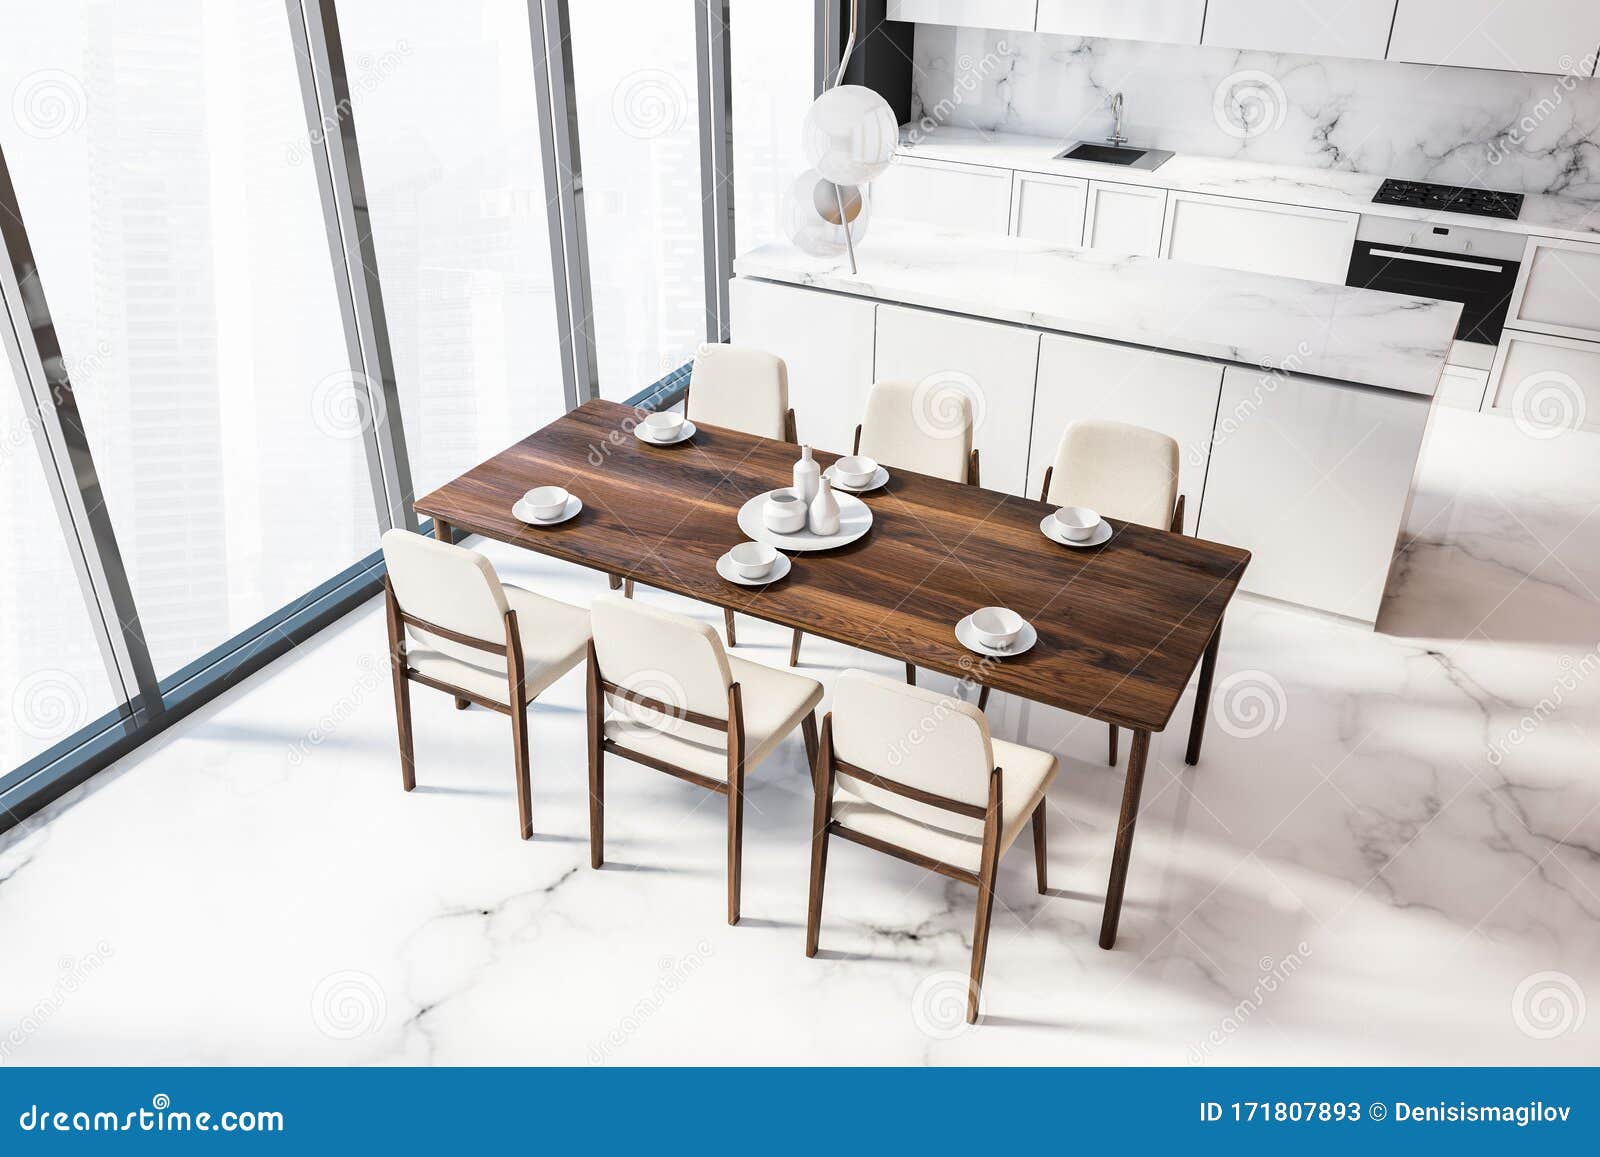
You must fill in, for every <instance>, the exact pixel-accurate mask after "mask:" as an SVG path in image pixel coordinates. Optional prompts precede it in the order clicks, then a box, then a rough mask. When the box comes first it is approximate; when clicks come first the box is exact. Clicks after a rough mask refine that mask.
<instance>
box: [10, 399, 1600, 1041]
mask: <svg viewBox="0 0 1600 1157" xmlns="http://www.w3.org/2000/svg"><path fill="white" fill-rule="evenodd" d="M1597 451H1600V438H1595V437H1591V436H1588V435H1580V434H1570V435H1566V436H1564V437H1560V438H1555V439H1536V438H1531V437H1529V436H1527V435H1526V434H1524V433H1523V432H1522V431H1520V430H1518V429H1517V428H1516V427H1515V426H1514V425H1513V424H1512V423H1510V422H1508V421H1503V420H1500V419H1497V418H1489V417H1483V416H1478V415H1466V414H1460V413H1457V412H1454V411H1448V410H1445V411H1441V412H1440V413H1439V415H1438V416H1437V420H1436V423H1435V429H1434V431H1433V434H1432V436H1431V440H1430V443H1429V447H1428V450H1427V453H1426V455H1425V458H1424V461H1423V464H1422V468H1421V472H1420V475H1419V480H1418V493H1417V499H1416V502H1415V504H1414V507H1413V511H1412V518H1411V524H1410V528H1409V530H1408V534H1407V541H1406V544H1405V547H1404V551H1403V554H1402V557H1401V560H1400V563H1399V565H1398V566H1397V568H1396V571H1395V575H1394V577H1393V580H1392V581H1391V584H1390V588H1389V594H1388V598H1387V599H1386V602H1385V607H1384V612H1383V617H1382V620H1381V621H1380V624H1379V630H1378V632H1376V633H1374V632H1368V631H1362V630H1359V629H1357V628H1354V627H1352V626H1349V625H1346V624H1343V623H1339V622H1334V621H1331V620H1329V619H1325V618H1322V617H1318V616H1314V615H1310V614H1306V613H1302V612H1298V611H1295V610H1291V609H1288V608H1285V607H1281V606H1275V605H1271V604H1266V603H1261V602H1255V601H1250V600H1241V601H1240V602H1239V603H1238V604H1237V605H1236V609H1235V610H1234V612H1233V613H1232V614H1231V615H1230V618H1229V620H1228V627H1227V633H1226V637H1225V640H1224V644H1223V648H1222V653H1221V661H1220V666H1219V670H1218V686H1217V695H1216V702H1215V704H1214V708H1213V715H1212V719H1211V724H1210V728H1209V731H1208V735H1207V740H1206V749H1205V754H1204V757H1203V759H1202V760H1201V762H1200V764H1199V766H1198V767H1194V768H1190V767H1186V766H1185V765H1184V763H1183V759H1182V743H1183V738H1184V732H1183V729H1182V728H1175V729H1174V730H1173V731H1171V732H1169V733H1167V734H1166V735H1163V736H1158V737H1157V740H1156V742H1155V744H1154V745H1153V749H1152V762H1151V766H1150V771H1149V777H1148V781H1147V784H1146V790H1145V798H1144V809H1143V812H1142V815H1141V818H1140V821H1139V828H1138V832H1139V837H1138V842H1137V846H1136V848H1135V855H1134V862H1133V869H1132V872H1131V875H1130V879H1129V888H1128V899H1127V905H1126V908H1125V911H1124V915H1123V921H1122V939H1121V941H1120V943H1119V944H1118V947H1117V949H1116V950H1115V951H1113V952H1103V951H1101V950H1100V949H1099V948H1098V947H1096V945H1095V933H1096V930H1097V927H1098V920H1099V910H1100V900H1101V896H1102V892H1103V888H1104V885H1105V877H1106V869H1107V865H1108V862H1109V856H1110V848H1111V827H1112V825H1113V823H1114V822H1115V817H1116V810H1117V803H1118V800H1119V797H1120V791H1121V784H1122V772H1121V769H1120V768H1119V769H1113V768H1110V767H1107V766H1106V765H1105V761H1104V746H1105V731H1104V728H1103V727H1102V726H1100V725H1099V724H1094V723H1090V722H1088V721H1084V720H1080V719H1076V718H1073V717H1070V716H1065V715H1062V714H1061V713H1059V712H1055V711H1051V710H1047V709H1043V708H1039V707H1037V706H1032V705H1029V704H1026V703H1022V702H1020V701H1017V700H1013V699H1010V698H1007V697H1005V696H996V698H995V702H994V703H993V704H992V705H991V712H990V714H991V718H992V721H993V726H994V730H995V732H996V734H999V735H1003V736H1006V737H1009V738H1014V739H1018V740H1020V741H1023V742H1027V743H1032V744H1036V745H1045V746H1053V747H1055V749H1056V750H1057V751H1058V752H1059V753H1060V754H1061V756H1062V761H1063V770H1062V774H1061V776H1060V778H1059V779H1058V780H1057V782H1056V784H1055V785H1054V787H1053V788H1052V790H1051V793H1050V806H1051V825H1052V832H1051V849H1050V871H1051V875H1052V884H1053V889H1052V894H1051V895H1048V896H1039V895H1037V894H1036V893H1035V891H1034V889H1033V886H1032V872H1033V865H1032V862H1031V861H1032V856H1031V852H1030V850H1029V848H1028V846H1027V837H1024V838H1023V840H1022V841H1020V842H1019V845H1018V846H1017V847H1016V848H1014V849H1013V850H1012V852H1011V854H1010V855H1009V856H1008V857H1007V859H1006V860H1005V861H1003V862H1002V866H1001V879H1000V884H999V894H998V898H999V901H1000V903H999V905H998V907H997V912H996V917H995V924H994V932H993V936H992V940H991V945H990V951H989V966H988V974H987V978H986V984H985V993H984V1008H985V1015H984V1018H983V1020H982V1022H981V1023H980V1024H979V1025H977V1026H971V1027H969V1026H967V1025H966V1024H964V1023H963V1021H962V1017H961V1001H962V1000H963V998H964V994H965V981H964V970H965V968H966V965H967V954H968V947H969V944H970V936H971V919H972V902H973V896H972V892H971V890H970V889H968V888H964V887H962V886H960V885H957V884H954V883H952V882H950V881H946V880H943V879H942V878H940V877H937V876H932V875H928V874H926V873H923V872H921V871H918V870H916V869H914V868H912V867H911V866H909V865H905V864H900V863H898V862H895V861H891V860H889V859H887V858H886V857H883V856H880V855H876V854H873V853H870V852H868V851H866V850H865V849H861V848H856V847H854V846H851V845H848V844H844V843H840V842H836V843H835V845H834V848H833V850H832V852H831V854H830V866H829V880H828V885H829V886H828V894H827V907H826V911H825V916H824V921H823V930H822V949H823V950H822V953H821V954H820V955H819V957H818V958H817V959H814V960H808V959H806V958H805V956H804V954H803V941H804V927H803V925H804V918H805V894H806V863H807V850H808V835H807V832H808V824H809V818H810V817H809V812H810V784H809V781H808V779H807V775H806V770H805V767H804V756H803V749H802V747H801V744H800V741H799V738H798V736H796V737H794V738H793V739H792V740H790V741H787V742H785V743H784V744H783V745H782V747H781V748H780V750H779V751H778V752H777V753H776V754H775V755H774V756H773V757H772V758H771V759H770V760H769V761H768V762H767V763H765V764H763V765H762V767H761V768H760V769H759V771H758V772H757V773H756V774H755V776H754V777H753V780H752V787H751V792H750V797H749V804H748V811H747V830H746V837H745V854H746V860H745V869H744V876H745V885H744V888H745V895H744V912H745V919H744V921H743V922H742V923H741V924H740V925H739V926H738V927H736V928H730V927H728V926H727V925H726V923H725V922H724V918H723V910H722V904H723V899H722V898H723V860H722V856H723V844H722V838H723V823H724V812H723V808H722V806H721V800H720V797H715V796H712V795H710V794H709V793H705V792H702V791H700V790H698V789H696V788H693V787H691V786H689V785H687V784H683V783H679V782H677V781H675V780H672V779H670V778H668V777H666V776H663V775H660V774H659V773H655V772H651V771H648V770H646V769H643V768H638V767H635V766H632V765H628V764H625V763H622V762H621V761H613V763H612V764H611V766H612V767H613V768H614V770H613V771H612V772H611V774H610V775H609V776H608V808H607V827H608V852H609V855H610V856H611V858H612V861H613V862H612V863H610V864H608V866H607V867H606V868H605V869H604V870H601V871H593V870H591V869H590V868H589V867H588V862H587V845H586V834H585V833H586V830H587V829H586V823H587V815H586V782H585V774H584V752H583V736H582V728H581V718H582V710H583V689H582V683H581V677H580V675H579V673H576V672H575V673H573V674H572V675H570V676H568V677H567V678H565V679H563V680H562V681H561V682H560V683H559V684H557V685H556V686H555V687H554V688H552V689H551V690H550V691H549V692H547V693H546V694H545V695H544V696H543V697H542V698H541V700H540V701H539V703H538V705H537V706H536V707H535V708H534V709H533V711H532V714H531V730H532V737H533V744H534V761H535V762H534V823H535V827H536V829H537V832H538V836H537V838H536V839H534V840H533V841H531V842H523V841H520V840H518V839H517V838H516V830H515V823H516V820H515V807H514V803H513V796H512V783H511V773H510V763H509V729H508V727H507V726H506V723H505V720H504V719H503V718H501V717H499V716H495V715H491V714H489V713H487V712H484V711H479V710H473V711H469V712H466V713H464V714H460V713H457V712H456V711H454V710H453V708H452V705H451V703H450V701H449V700H448V699H446V698H445V697H443V696H440V695H435V694H429V693H427V692H425V691H422V690H420V689H419V691H418V692H417V694H416V696H415V700H414V702H415V713H416V729H417V735H418V743H417V758H418V788H417V790H416V791H415V792H413V793H411V794H406V793H404V792H402V791H401V789H400V782H399V780H400V776H399V768H398V763H397V758H396V754H395V747H394V725H393V714H392V700H391V698H390V691H389V683H388V674H387V668H386V662H385V655H384V628H383V620H382V615H381V608H380V606H379V604H378V603H377V602H373V603H371V604H369V605H368V606H366V607H364V608H362V609H361V610H360V611H359V612H357V613H355V614H353V615H351V616H349V617H348V618H347V619H346V620H344V621H343V622H341V623H340V624H339V625H338V626H337V627H336V628H334V629H332V630H329V631H327V632H324V633H323V634H322V635H321V636H319V637H318V638H316V639H315V640H313V641H312V642H311V643H309V644H307V645H305V646H303V647H301V648H300V649H299V650H298V651H296V652H295V653H294V654H293V655H291V656H289V657H287V658H286V659H284V660H282V661H280V662H279V663H277V664H275V665H274V666H273V667H271V668H270V669H268V670H266V671H264V672H262V673H261V674H259V675H257V676H256V677H254V678H252V679H251V680H249V681H248V682H247V683H246V684H245V685H244V686H241V687H240V688H238V689H236V690H235V691H234V692H232V693H230V694H229V695H228V696H226V697H225V698H223V699H222V700H220V701H218V702H216V703H214V704H212V705H211V706H209V707H208V708H206V709H205V710H203V711H202V712H200V713H199V714H197V715H196V716H194V717H191V718H190V719H188V720H186V721H185V722H183V723H182V724H180V725H178V726H176V727H174V728H173V729H171V730H170V731H168V732H166V733H165V734H163V735H162V736H161V737H159V738H158V739H157V740H155V741H154V742H152V743H151V744H149V745H147V746H146V747H145V748H143V749H141V750H140V751H139V752H137V753H136V754H135V755H133V756H132V757H130V758H128V759H125V760H124V761H123V762H122V763H121V764H119V765H118V766H117V767H116V768H114V769H112V770H111V771H109V772H107V773H105V774H103V775H101V776H99V777H97V778H96V779H95V780H93V781H92V782H91V783H89V784H87V785H85V786H84V787H83V788H80V789H79V790H78V791H76V792H75V793H73V794H72V795H71V796H69V797H67V798H66V799H64V800H62V801H60V802H59V803H57V804H55V805H53V806H52V807H50V808H49V809H47V810H46V811H45V812H44V813H42V814H41V815H39V816H36V817H34V818H33V819H31V820H30V821H28V822H27V823H26V824H24V825H23V827H22V828H20V829H18V830H16V831H14V832H12V833H9V834H7V835H5V836H0V928H3V929H4V933H5V936H4V940H5V950H4V951H3V952H0V1064H61V1063H102V1064H103V1063H183V1064H208V1063H222V1064H239V1063H310V1064H367V1063H439V1064H474V1063H555V1064H578V1065H582V1064H619V1065H629V1064H686V1063H687V1064H693V1063H740V1064H769V1063H770V1064H795V1063H798V1064H807V1063H829V1062H833V1063H861V1062H867V1063H874V1062H883V1063H923V1062H927V1063H936V1064H959V1063H977V1064H991V1063H1010V1064H1033V1063H1043V1064H1144V1063H1157V1064H1222V1065H1232V1064H1248V1063H1255V1064H1314V1063H1331V1064H1347V1063H1350V1064H1354V1063H1378V1064H1388V1063H1400V1064H1407V1063H1442V1064H1463V1063H1478V1064H1572V1063H1582V1062H1587V1063H1595V1062H1596V1061H1600V1011H1595V1012H1593V1013H1591V1012H1590V1011H1589V1010H1588V1008H1587V1001H1588V999H1589V998H1595V999H1600V758H1597V755H1600V743H1597V740H1600V650H1597V648H1600V595H1597V593H1596V592H1597V591H1600V519H1596V518H1595V509H1596V506H1597V499H1600V452H1597ZM486 549H487V551H488V553H490V554H491V555H492V556H493V557H494V559H495V561H496V564H497V565H498V566H499V567H500V568H501V570H502V573H503V574H504V575H505V577H506V578H507V579H508V580H509V581H514V582H519V583H522V584H524V585H529V586H533V587H535V588H537V589H540V590H543V591H546V592H548V593H551V594H555V595H557V596H559V597H564V598H567V599H570V600H573V601H583V600H586V599H587V598H589V597H591V596H592V595H593V594H595V593H597V592H598V591H600V590H602V589H603V587H604V583H603V580H601V579H599V578H598V577H597V576H594V575H591V574H588V573H586V572H583V571H579V570H577V569H574V568H571V567H565V566H562V565H560V564H556V563H553V562H550V561H549V560H544V559H541V558H538V557H536V556H532V555H527V554H522V553H519V552H516V551H513V550H509V549H504V548H499V547H494V546H490V547H487V548H486ZM641 597H643V598H648V599H650V600H652V601H656V602H660V603H662V604H664V605H672V606H678V607H681V608H683V609H685V610H689V611H691V612H692V613H698V614H701V615H704V616H706V617H707V618H708V619H711V618H720V615H714V613H713V612H712V611H711V610H710V609H708V608H705V607H698V606H695V605H693V604H689V603H687V602H684V601H683V600H679V599H676V598H672V597H670V596H667V595H664V594H662V593H660V592H656V591H649V592H641ZM740 636H741V643H742V644H743V645H742V646H741V647H740V649H739V653H741V654H743V655H745V656H747V657H749V658H752V659H756V660H760V661H764V662H770V663H781V662H783V661H784V657H785V648H786V643H787V639H786V635H785V633H784V632H783V631H781V630H779V629H777V628H775V627H772V626H769V625H765V624H761V623H758V622H756V621H754V620H751V619H748V618H743V619H741V621H740ZM805 660H806V667H807V669H808V671H810V672H811V673H813V674H815V675H817V677H819V678H822V679H823V680H824V681H827V679H828V678H829V674H830V672H831V671H833V670H836V669H837V668H839V667H840V666H843V665H845V664H856V665H863V666H869V667H875V668H878V669H882V670H885V671H889V672H893V671H895V670H897V669H898V668H897V666H896V665H895V664H893V663H890V662H888V661H886V660H883V659H877V658H873V657H871V656H867V655H858V654H853V653H851V652H849V651H848V650H847V649H846V648H843V647H839V646H835V645H831V644H829V643H827V642H825V641H823V640H820V639H812V640H808V642H807V645H806V653H805ZM1182 712H1183V709H1180V717H1183V714H1182ZM1125 749H1126V745H1124V750H1125ZM1125 758H1126V756H1125V755H1124V759H1125Z"/></svg>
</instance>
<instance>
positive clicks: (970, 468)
mask: <svg viewBox="0 0 1600 1157" xmlns="http://www.w3.org/2000/svg"><path fill="white" fill-rule="evenodd" d="M850 453H852V454H859V453H861V423H860V422H857V423H856V436H855V439H854V440H853V441H852V442H851V443H850ZM967 485H968V486H976V485H978V452H977V451H976V450H974V451H973V452H972V453H971V454H970V455H968V457H967ZM730 629H731V628H730ZM803 638H805V632H804V631H801V630H799V629H798V628H796V630H795V632H794V634H793V635H791V636H790V638H789V666H791V667H797V666H799V665H800V640H801V639H803ZM728 640H729V643H730V644H731V643H732V641H733V636H732V635H731V634H730V635H729V636H728ZM906 682H907V683H909V684H911V686H913V687H915V686H916V685H917V665H916V664H915V663H907V664H906Z"/></svg>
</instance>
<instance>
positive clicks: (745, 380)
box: [611, 342, 796, 647]
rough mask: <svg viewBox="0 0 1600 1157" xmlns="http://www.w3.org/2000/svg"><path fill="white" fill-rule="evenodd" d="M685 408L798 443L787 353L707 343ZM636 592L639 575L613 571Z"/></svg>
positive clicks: (705, 418) (711, 420)
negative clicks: (624, 575)
mask: <svg viewBox="0 0 1600 1157" xmlns="http://www.w3.org/2000/svg"><path fill="white" fill-rule="evenodd" d="M683 412H684V415H685V416H686V417H687V418H689V419H690V420H691V421H693V422H696V423H700V422H704V423H706V424H708V425H711V426H724V427H726V428H727V429H729V430H738V431H740V432H741V433H745V434H754V435H756V436H757V437H758V438H771V439H773V440H775V441H778V442H794V441H795V440H796V438H795V425H794V411H793V410H792V409H790V408H789V367H788V366H786V365H785V364H784V361H783V359H782V358H780V357H778V356H776V355H775V354H769V353H767V352H766V351H765V350H758V349H751V348H749V347H747V346H736V345H726V344H723V343H721V342H702V343H700V348H699V349H698V350H696V351H695V355H694V367H693V369H691V370H690V371H689V388H688V389H686V390H685V391H684V394H683ZM618 586H621V587H622V590H623V593H624V594H625V595H627V596H628V597H629V598H632V597H633V580H632V579H629V580H627V581H626V582H620V581H619V580H618V578H617V576H615V575H613V576H611V589H612V590H616V589H617V587H618ZM722 623H723V626H724V627H725V628H726V630H727V633H728V646H730V647H733V646H737V645H738V639H737V638H736V636H735V635H734V625H733V612H732V611H731V610H729V609H728V608H727V607H724V608H723V609H722Z"/></svg>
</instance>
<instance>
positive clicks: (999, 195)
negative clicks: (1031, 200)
mask: <svg viewBox="0 0 1600 1157" xmlns="http://www.w3.org/2000/svg"><path fill="white" fill-rule="evenodd" d="M871 197H872V215H873V217H874V218H882V219H883V220H894V221H911V222H915V223H916V224H919V225H936V226H940V227H943V228H947V229H960V230H963V231H964V232H968V233H999V234H1005V233H1008V232H1010V226H1011V170H1010V169H997V168H990V167H989V166H987V165H959V164H954V163H952V162H949V161H929V160H923V159H921V158H918V157H907V156H904V155H901V156H898V157H896V158H895V159H894V163H893V164H891V165H890V166H889V168H888V171H887V172H885V173H884V174H883V176H881V177H879V178H878V179H877V180H876V181H874V182H873V183H872V186H871ZM869 230H870V225H869Z"/></svg>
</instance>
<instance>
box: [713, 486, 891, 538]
mask: <svg viewBox="0 0 1600 1157" xmlns="http://www.w3.org/2000/svg"><path fill="white" fill-rule="evenodd" d="M781 489H783V490H786V491H788V490H789V488H788V487H787V486H785V487H781ZM772 493H776V492H775V491H770V490H769V491H767V494H772ZM790 493H793V491H790ZM767 494H757V495H756V496H755V497H754V498H752V499H751V500H750V501H749V502H746V503H745V504H744V505H743V506H741V507H740V508H739V529H740V530H742V531H744V533H745V536H746V537H747V538H753V539H755V540H756V541H757V542H764V543H766V544H767V545H768V546H775V547H777V548H778V549H779V550H833V549H834V548H835V547H839V546H848V545H849V544H850V543H852V542H854V541H855V540H856V539H858V538H860V537H861V536H862V535H864V534H866V533H867V531H869V530H871V529H872V508H871V507H870V506H868V505H867V504H866V503H865V502H862V501H861V499H859V498H857V497H855V496H854V495H852V494H846V493H844V492H843V491H840V492H839V493H837V494H835V495H834V497H835V498H837V499H838V500H839V533H837V534H812V533H811V532H810V531H809V530H797V531H795V532H794V533H793V534H779V533H778V532H777V531H775V530H768V529H767V524H766V523H765V522H763V521H762V520H761V508H762V506H763V505H765V504H766V501H767Z"/></svg>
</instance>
